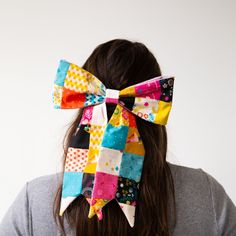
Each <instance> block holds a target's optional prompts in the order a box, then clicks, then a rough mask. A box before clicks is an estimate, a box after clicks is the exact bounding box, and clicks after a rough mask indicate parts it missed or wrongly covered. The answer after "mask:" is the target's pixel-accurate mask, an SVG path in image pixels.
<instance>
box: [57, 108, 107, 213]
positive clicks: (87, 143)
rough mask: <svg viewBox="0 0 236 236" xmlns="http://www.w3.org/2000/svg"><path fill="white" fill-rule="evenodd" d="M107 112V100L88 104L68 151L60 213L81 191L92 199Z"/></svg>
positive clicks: (88, 198)
mask: <svg viewBox="0 0 236 236" xmlns="http://www.w3.org/2000/svg"><path fill="white" fill-rule="evenodd" d="M106 124H107V114H106V105H105V103H102V104H99V105H96V106H89V107H86V108H85V109H84V111H83V115H82V118H81V120H80V124H79V126H78V128H77V130H76V131H75V133H74V135H73V136H72V139H71V143H70V146H69V148H68V151H67V156H66V161H65V167H64V175H63V184H62V194H61V203H60V215H61V216H62V215H63V213H64V211H65V210H66V209H67V207H68V206H69V205H70V204H71V203H72V202H73V201H74V200H75V199H76V198H77V197H78V196H80V195H83V196H84V197H85V198H86V200H87V201H88V203H89V204H90V203H91V194H92V190H93V187H94V176H95V173H96V166H97V159H98V155H99V151H100V144H101V141H102V137H103V133H104V129H105V125H106Z"/></svg>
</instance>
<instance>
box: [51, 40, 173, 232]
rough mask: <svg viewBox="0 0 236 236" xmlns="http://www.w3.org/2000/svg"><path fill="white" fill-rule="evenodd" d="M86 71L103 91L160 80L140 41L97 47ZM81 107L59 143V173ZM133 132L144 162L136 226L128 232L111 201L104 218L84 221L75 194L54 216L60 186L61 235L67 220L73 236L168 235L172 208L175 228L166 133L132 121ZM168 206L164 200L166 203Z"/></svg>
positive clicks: (85, 206)
mask: <svg viewBox="0 0 236 236" xmlns="http://www.w3.org/2000/svg"><path fill="white" fill-rule="evenodd" d="M82 68H84V69H85V70H87V71H89V72H90V73H92V74H93V75H95V76H96V77H97V78H99V80H101V81H102V83H103V84H104V85H105V86H106V88H110V89H118V90H121V89H123V88H125V87H128V86H130V85H133V84H136V83H139V82H142V81H145V80H148V79H150V78H153V77H156V76H160V75H161V69H160V66H159V64H158V62H157V60H156V58H155V57H154V55H153V54H152V52H151V51H150V50H149V49H148V48H147V47H146V46H145V45H144V44H143V43H140V42H131V41H129V40H126V39H113V40H110V41H108V42H105V43H102V44H100V45H98V46H97V47H96V48H95V49H94V51H93V52H92V54H91V55H90V56H89V57H88V59H87V60H86V62H85V63H84V65H83V66H82ZM106 106H107V108H108V117H109V116H111V114H112V113H113V111H114V109H115V104H106ZM82 113H83V108H82V109H79V111H78V114H77V115H76V117H75V119H74V120H73V121H72V123H71V125H70V127H69V129H68V130H67V132H66V135H65V137H64V140H63V147H64V155H63V162H62V164H63V165H62V168H63V169H64V165H65V159H66V154H67V149H68V147H69V143H70V140H71V138H72V135H73V134H74V132H75V131H76V128H77V127H78V124H79V122H80V119H81V117H82ZM136 122H137V127H138V131H139V133H140V135H141V138H142V140H143V143H144V148H145V158H144V165H143V171H142V177H141V181H140V184H139V197H138V204H137V206H136V212H135V225H134V227H133V228H131V227H130V226H129V224H128V221H127V219H126V218H125V216H124V214H123V212H122V211H121V209H120V206H119V205H118V204H117V202H116V201H115V200H112V201H110V202H109V203H108V204H107V205H106V206H105V207H104V208H103V219H102V220H101V221H99V220H98V219H97V217H96V215H95V216H94V217H92V218H91V219H89V218H88V211H89V204H88V203H87V201H86V199H85V198H84V197H83V196H82V195H80V196H79V197H78V198H76V199H75V200H74V201H73V202H72V203H71V204H70V206H69V207H68V208H67V210H66V211H65V212H64V215H63V216H59V208H60V198H61V192H62V183H61V184H60V186H59V188H58V191H57V194H56V196H55V200H54V208H53V211H54V212H53V213H54V218H55V220H56V222H57V223H58V225H59V226H60V228H61V229H62V232H64V233H65V225H64V221H65V220H67V222H68V223H69V226H70V228H71V229H73V230H74V232H75V235H77V236H87V235H91V236H105V235H106V236H113V235H114V236H132V235H135V236H145V235H148V236H149V235H153V236H157V235H158V236H169V235H171V232H170V215H169V214H168V213H169V210H170V207H171V206H172V204H170V203H173V206H174V207H173V208H172V209H174V211H173V212H174V214H171V217H172V216H174V224H175V223H176V203H175V191H174V180H173V177H172V173H171V169H170V167H169V165H168V162H167V161H166V154H167V132H166V127H165V126H164V125H157V124H153V123H151V122H147V121H144V120H143V119H141V118H139V117H137V119H136ZM171 199H172V200H173V201H171V202H170V201H169V200H171Z"/></svg>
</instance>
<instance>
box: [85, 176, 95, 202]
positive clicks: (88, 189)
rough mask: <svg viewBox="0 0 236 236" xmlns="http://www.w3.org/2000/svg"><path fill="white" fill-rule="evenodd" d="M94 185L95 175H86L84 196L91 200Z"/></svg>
mask: <svg viewBox="0 0 236 236" xmlns="http://www.w3.org/2000/svg"><path fill="white" fill-rule="evenodd" d="M93 185H94V174H89V173H84V174H83V183H82V194H83V195H84V196H85V197H86V198H91V195H92V191H93Z"/></svg>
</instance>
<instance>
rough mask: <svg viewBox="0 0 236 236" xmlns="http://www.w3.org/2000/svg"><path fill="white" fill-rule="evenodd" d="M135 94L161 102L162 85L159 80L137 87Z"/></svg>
mask: <svg viewBox="0 0 236 236" xmlns="http://www.w3.org/2000/svg"><path fill="white" fill-rule="evenodd" d="M135 93H136V94H138V95H139V96H140V97H147V95H146V93H148V97H149V98H152V99H156V100H160V97H161V85H160V82H159V80H153V81H151V82H148V83H143V84H140V85H137V86H135Z"/></svg>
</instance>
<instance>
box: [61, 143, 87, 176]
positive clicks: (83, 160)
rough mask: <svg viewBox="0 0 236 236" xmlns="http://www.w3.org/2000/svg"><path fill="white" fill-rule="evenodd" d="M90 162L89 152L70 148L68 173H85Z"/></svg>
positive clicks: (66, 167) (67, 158)
mask: <svg viewBox="0 0 236 236" xmlns="http://www.w3.org/2000/svg"><path fill="white" fill-rule="evenodd" d="M87 162H88V150H87V149H79V148H72V147H69V148H68V151H67V156H66V163H65V171H66V172H83V170H84V168H85V166H86V164H87Z"/></svg>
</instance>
